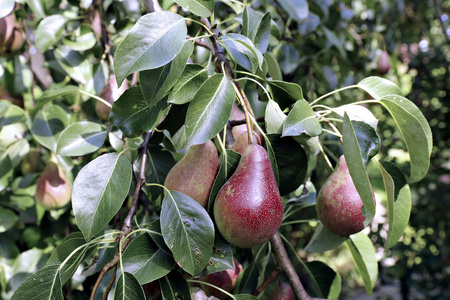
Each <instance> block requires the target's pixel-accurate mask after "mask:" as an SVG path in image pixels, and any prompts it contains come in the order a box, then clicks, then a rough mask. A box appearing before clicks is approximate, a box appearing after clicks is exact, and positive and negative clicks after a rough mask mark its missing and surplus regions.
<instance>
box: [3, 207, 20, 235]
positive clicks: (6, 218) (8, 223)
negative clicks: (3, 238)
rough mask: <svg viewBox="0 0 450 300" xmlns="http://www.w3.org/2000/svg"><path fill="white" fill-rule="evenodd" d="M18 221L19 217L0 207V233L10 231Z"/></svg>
mask: <svg viewBox="0 0 450 300" xmlns="http://www.w3.org/2000/svg"><path fill="white" fill-rule="evenodd" d="M18 220H19V216H18V215H16V214H15V213H14V211H12V210H10V209H7V208H3V207H0V233H2V232H5V231H8V230H9V229H11V228H12V227H13V226H14V225H15V224H16V222H17V221H18Z"/></svg>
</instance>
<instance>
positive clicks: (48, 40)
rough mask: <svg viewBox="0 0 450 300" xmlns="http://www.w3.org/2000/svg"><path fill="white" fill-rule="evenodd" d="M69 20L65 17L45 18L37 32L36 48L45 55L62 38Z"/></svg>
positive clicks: (53, 16)
mask: <svg viewBox="0 0 450 300" xmlns="http://www.w3.org/2000/svg"><path fill="white" fill-rule="evenodd" d="M66 22H67V19H66V18H65V17H64V16H63V15H51V16H48V17H45V18H44V19H43V20H42V21H41V22H40V23H39V25H38V27H37V29H36V32H35V36H36V38H35V41H36V48H37V49H38V51H39V52H41V53H44V52H45V51H47V50H48V48H50V47H51V46H53V45H54V44H55V43H56V42H57V41H59V39H60V38H61V34H62V32H63V30H64V25H65V24H66Z"/></svg>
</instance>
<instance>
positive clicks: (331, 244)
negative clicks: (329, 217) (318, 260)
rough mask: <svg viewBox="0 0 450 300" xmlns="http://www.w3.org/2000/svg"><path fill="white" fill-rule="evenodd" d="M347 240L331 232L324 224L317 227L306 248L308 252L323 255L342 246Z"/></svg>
mask: <svg viewBox="0 0 450 300" xmlns="http://www.w3.org/2000/svg"><path fill="white" fill-rule="evenodd" d="M346 239H347V238H346V237H342V236H339V235H336V234H334V233H332V232H331V231H329V230H328V229H327V228H326V227H325V226H323V225H322V223H319V225H317V228H316V231H315V232H314V235H313V237H312V238H311V240H310V241H309V243H308V244H307V245H306V247H305V249H304V250H305V251H306V252H312V253H321V252H325V251H328V250H333V249H334V248H336V247H338V246H339V245H341V244H342V243H343V242H344V241H345V240H346Z"/></svg>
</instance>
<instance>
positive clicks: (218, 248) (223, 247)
mask: <svg viewBox="0 0 450 300" xmlns="http://www.w3.org/2000/svg"><path fill="white" fill-rule="evenodd" d="M227 269H234V263H233V251H232V250H231V246H230V244H228V242H227V241H225V239H224V238H223V237H222V236H221V235H220V234H216V236H215V239H214V247H213V252H212V256H211V259H210V260H209V263H208V266H207V267H206V273H205V275H204V276H207V275H208V274H211V273H215V272H220V271H224V270H227Z"/></svg>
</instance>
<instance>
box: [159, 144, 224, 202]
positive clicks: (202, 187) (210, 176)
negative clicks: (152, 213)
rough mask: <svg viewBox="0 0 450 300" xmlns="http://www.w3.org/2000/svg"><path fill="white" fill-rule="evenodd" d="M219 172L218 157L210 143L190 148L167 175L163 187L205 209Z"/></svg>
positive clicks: (214, 147)
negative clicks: (185, 196) (184, 195)
mask: <svg viewBox="0 0 450 300" xmlns="http://www.w3.org/2000/svg"><path fill="white" fill-rule="evenodd" d="M218 171H219V155H218V154H217V149H216V146H214V143H213V142H212V141H207V142H206V143H204V144H200V145H194V146H191V147H190V148H189V149H188V151H187V152H186V154H185V155H184V156H183V158H182V159H180V161H178V162H177V163H176V164H175V166H173V168H172V169H171V170H170V171H169V174H167V177H166V180H165V182H164V185H165V186H166V188H168V189H169V190H171V191H177V192H181V193H183V194H186V195H188V196H189V197H191V198H192V199H194V200H196V201H197V202H198V203H200V205H202V206H203V207H205V208H206V207H207V205H208V199H209V194H210V193H211V188H212V186H213V183H214V179H215V178H216V174H217V172H218Z"/></svg>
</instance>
